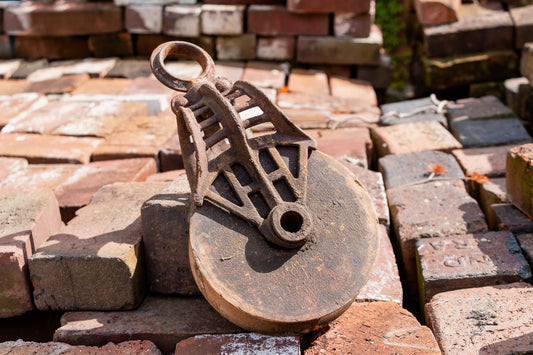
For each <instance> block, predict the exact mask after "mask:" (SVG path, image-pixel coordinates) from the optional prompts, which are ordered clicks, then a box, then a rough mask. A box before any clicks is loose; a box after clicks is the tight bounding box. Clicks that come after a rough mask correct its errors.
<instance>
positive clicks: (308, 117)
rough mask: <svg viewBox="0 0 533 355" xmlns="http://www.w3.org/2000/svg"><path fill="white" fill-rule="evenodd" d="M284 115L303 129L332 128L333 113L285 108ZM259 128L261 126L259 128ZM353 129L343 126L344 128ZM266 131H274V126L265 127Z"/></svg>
mask: <svg viewBox="0 0 533 355" xmlns="http://www.w3.org/2000/svg"><path fill="white" fill-rule="evenodd" d="M282 111H283V113H284V114H285V115H286V116H287V117H288V118H289V120H291V122H292V123H294V124H295V125H296V126H298V127H300V128H301V129H326V128H329V127H330V123H331V112H329V111H325V110H315V109H306V108H284V109H283V110H282ZM258 127H259V126H258ZM346 127H353V126H350V125H343V128H346ZM264 130H272V126H271V125H270V126H265V129H264Z"/></svg>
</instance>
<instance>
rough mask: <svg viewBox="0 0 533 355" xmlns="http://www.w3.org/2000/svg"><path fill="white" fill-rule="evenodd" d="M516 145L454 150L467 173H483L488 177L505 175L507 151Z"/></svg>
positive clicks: (453, 152)
mask: <svg viewBox="0 0 533 355" xmlns="http://www.w3.org/2000/svg"><path fill="white" fill-rule="evenodd" d="M513 147H514V145H505V146H499V147H487V148H470V149H457V150H453V151H452V154H453V155H454V156H455V158H456V159H457V161H458V162H459V164H461V166H462V167H463V171H464V172H465V174H466V175H468V176H470V175H472V174H473V173H478V174H482V175H485V176H488V177H491V178H492V177H501V176H505V164H506V159H507V152H508V151H509V150H510V149H511V148H513Z"/></svg>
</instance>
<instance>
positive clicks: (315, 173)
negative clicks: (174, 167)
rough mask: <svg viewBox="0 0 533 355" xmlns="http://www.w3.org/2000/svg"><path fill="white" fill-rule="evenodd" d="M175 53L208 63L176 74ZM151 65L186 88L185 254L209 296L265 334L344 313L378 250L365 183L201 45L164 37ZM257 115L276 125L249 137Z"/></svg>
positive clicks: (182, 123) (177, 101)
mask: <svg viewBox="0 0 533 355" xmlns="http://www.w3.org/2000/svg"><path fill="white" fill-rule="evenodd" d="M169 55H178V56H185V57H189V58H192V59H193V60H195V61H196V62H197V63H198V64H199V65H200V66H201V67H202V73H201V74H200V75H198V76H196V77H194V78H191V79H189V80H184V79H180V78H178V77H177V76H175V75H172V74H171V73H169V72H168V71H167V70H166V68H165V65H164V61H165V59H166V58H167V57H168V56H169ZM151 66H152V71H153V73H154V75H155V76H156V78H157V79H159V80H160V81H161V82H162V83H163V84H164V85H166V86H168V87H170V88H172V89H174V90H176V91H181V92H182V93H181V94H180V95H176V96H175V97H174V98H173V100H172V110H173V111H174V113H175V114H176V123H177V128H178V137H179V140H180V145H181V149H182V156H183V163H184V167H185V170H186V172H187V178H188V180H189V184H190V186H191V202H192V203H191V213H190V219H189V260H190V263H191V269H192V271H193V276H194V278H195V280H196V283H197V285H198V288H199V289H200V291H201V292H202V294H203V295H204V296H205V298H206V299H207V301H208V302H209V303H210V304H211V305H212V306H213V307H214V308H215V309H216V310H217V311H218V312H219V313H220V314H222V315H223V316H224V317H226V318H227V319H228V320H230V321H232V322H234V323H235V324H237V325H239V326H241V327H243V328H245V329H248V330H251V331H256V332H262V333H269V334H302V333H307V332H310V331H313V330H317V329H319V328H321V327H323V326H325V325H326V324H328V323H329V322H330V321H332V320H333V319H335V318H336V317H338V316H339V315H340V314H342V312H344V311H345V310H346V309H347V308H348V307H349V306H350V304H351V303H352V302H353V301H354V299H355V297H356V295H357V293H358V292H359V290H360V289H361V288H362V287H363V286H364V284H365V283H366V281H367V280H368V278H369V276H370V273H371V271H372V267H373V263H374V261H375V258H376V255H377V250H378V222H377V217H376V213H375V211H374V208H373V206H372V202H371V200H370V197H369V195H368V193H367V192H366V190H365V189H364V188H363V187H362V185H361V184H360V183H359V182H358V181H357V180H356V178H355V177H354V176H353V175H352V174H351V173H350V172H349V171H348V170H347V169H346V168H344V167H343V166H342V165H341V164H340V163H338V162H337V161H336V160H334V159H332V158H330V157H328V156H327V155H325V154H322V153H320V152H319V151H317V150H316V142H315V141H314V140H313V139H312V138H310V137H309V136H308V135H307V134H306V133H305V132H303V131H302V130H301V129H300V128H298V127H297V126H296V125H294V123H292V122H291V121H290V120H289V119H288V118H287V116H286V115H285V114H283V112H281V111H280V110H279V109H278V108H277V106H275V105H274V104H273V103H272V102H270V100H269V99H268V98H267V97H266V96H265V95H264V94H263V92H262V91H261V90H259V89H257V88H256V87H255V86H253V85H252V84H250V83H248V82H245V81H237V82H235V83H233V84H231V83H230V82H229V81H228V80H226V79H221V78H217V77H215V64H214V62H213V60H212V59H211V57H210V56H209V55H208V54H207V53H206V52H205V51H204V50H202V49H201V48H199V47H197V46H195V45H192V44H190V43H187V42H168V43H164V44H162V45H160V46H159V47H157V48H156V49H155V50H154V52H153V54H152V57H151ZM183 92H185V94H183ZM259 125H262V126H265V125H268V126H269V127H273V131H272V132H268V133H263V134H261V135H254V134H253V132H252V131H253V130H254V127H256V126H259ZM332 200H333V201H338V202H339V203H336V204H331V203H330V202H331V201H332ZM325 206H329V207H327V208H326V207H325ZM228 255H231V256H232V257H231V258H229V259H228V257H227V256H228Z"/></svg>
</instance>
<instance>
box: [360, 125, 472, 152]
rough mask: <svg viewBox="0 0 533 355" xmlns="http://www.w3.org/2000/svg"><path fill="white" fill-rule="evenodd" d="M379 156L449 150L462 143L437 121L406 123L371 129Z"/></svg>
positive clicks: (458, 146)
mask: <svg viewBox="0 0 533 355" xmlns="http://www.w3.org/2000/svg"><path fill="white" fill-rule="evenodd" d="M370 134H371V136H372V140H373V141H374V145H375V147H376V149H377V152H378V155H379V156H384V155H387V154H402V153H411V152H420V151H424V150H439V151H444V152H449V151H451V150H452V149H457V148H461V144H460V143H459V142H458V141H457V140H456V139H455V138H454V137H453V136H452V135H451V133H450V132H448V131H447V130H446V128H444V127H443V126H442V125H441V124H439V123H437V122H435V121H424V122H415V123H404V124H398V125H394V126H388V127H377V128H372V129H371V130H370Z"/></svg>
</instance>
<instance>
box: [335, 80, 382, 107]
mask: <svg viewBox="0 0 533 355" xmlns="http://www.w3.org/2000/svg"><path fill="white" fill-rule="evenodd" d="M329 86H330V87H331V95H333V96H336V97H342V98H345V99H353V98H357V99H359V100H361V101H366V102H367V103H368V105H369V106H377V105H378V99H377V96H376V92H375V91H374V88H373V87H372V85H371V84H370V83H369V82H368V81H364V80H357V79H349V78H343V77H339V76H332V77H330V78H329Z"/></svg>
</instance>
